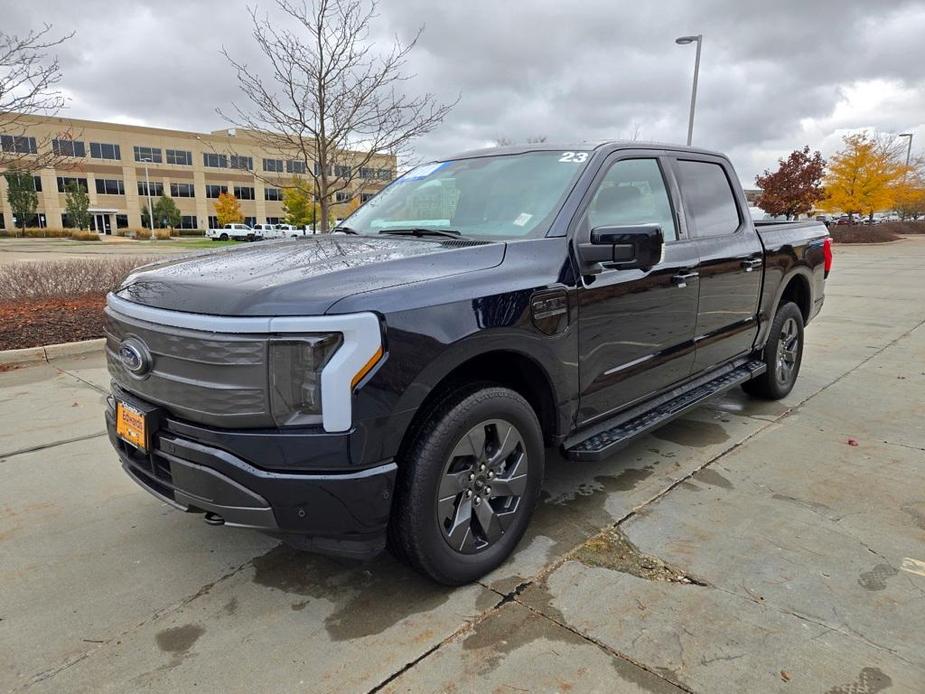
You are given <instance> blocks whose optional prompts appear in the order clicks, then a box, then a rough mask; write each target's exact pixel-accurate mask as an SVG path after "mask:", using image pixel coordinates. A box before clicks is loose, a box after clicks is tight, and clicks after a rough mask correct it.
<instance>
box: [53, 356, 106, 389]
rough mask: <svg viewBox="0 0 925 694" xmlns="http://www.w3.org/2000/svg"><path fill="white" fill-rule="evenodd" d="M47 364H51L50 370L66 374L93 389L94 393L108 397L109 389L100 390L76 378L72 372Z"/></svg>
mask: <svg viewBox="0 0 925 694" xmlns="http://www.w3.org/2000/svg"><path fill="white" fill-rule="evenodd" d="M49 364H51V366H52V368H54V369H55V370H56V371H57V372H58V373H62V374H66V375H68V376H70V377H71V378H74V379H76V380H78V381H80V382H81V383H83V384H84V385H86V386H90V387H91V388H93V390H95V391H96V392H98V393H102V394H103V395H109V389H108V388H100V387H99V386H98V385H96V384H95V383H91V382H90V381H88V380H87V379H85V378H81V377H80V376H78V375H77V374H75V373H74V372H73V371H68V370H67V369H62V368H61V367H58V366H55V365H54V364H52V363H51V362H49Z"/></svg>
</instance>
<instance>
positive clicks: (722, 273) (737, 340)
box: [674, 155, 764, 373]
mask: <svg viewBox="0 0 925 694" xmlns="http://www.w3.org/2000/svg"><path fill="white" fill-rule="evenodd" d="M674 167H675V172H676V177H677V181H678V187H679V188H680V191H681V198H682V200H683V201H684V204H683V209H684V214H685V217H686V221H687V229H688V231H689V232H690V234H691V237H692V238H693V239H694V243H695V244H696V248H697V253H698V255H699V256H700V263H699V265H698V266H697V272H698V273H699V274H700V306H699V309H698V311H697V328H696V338H695V342H696V356H695V357H694V367H693V373H699V372H701V371H704V370H706V369H709V368H711V367H713V366H717V365H720V364H723V363H724V362H727V361H729V360H730V359H734V358H735V357H737V356H740V355H743V354H746V353H748V352H749V351H751V348H752V345H753V343H754V341H755V337H756V335H757V333H758V321H757V314H758V304H759V299H760V294H761V282H762V278H763V277H764V271H763V270H764V269H763V262H764V250H763V248H762V246H761V240H760V239H759V238H758V233H757V232H756V231H755V227H754V224H752V221H751V217H750V216H749V214H748V210H747V209H746V208H745V207H744V205H743V204H742V201H743V200H744V195H743V193H742V192H741V189H740V187H739V184H738V182H737V180H738V179H737V178H736V175H735V172H734V171H733V170H732V166H731V165H730V164H729V162H728V161H726V160H725V159H723V158H722V157H710V156H706V155H692V156H690V157H689V158H688V157H687V156H681V155H679V156H678V157H676V158H675V159H674Z"/></svg>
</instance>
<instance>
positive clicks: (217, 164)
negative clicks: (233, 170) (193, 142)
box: [202, 152, 228, 169]
mask: <svg viewBox="0 0 925 694" xmlns="http://www.w3.org/2000/svg"><path fill="white" fill-rule="evenodd" d="M202 164H203V166H211V167H212V168H213V169H227V168H228V157H227V156H226V155H224V154H216V153H215V152H203V153H202Z"/></svg>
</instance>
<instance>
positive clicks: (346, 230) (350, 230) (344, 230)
mask: <svg viewBox="0 0 925 694" xmlns="http://www.w3.org/2000/svg"><path fill="white" fill-rule="evenodd" d="M335 231H339V232H341V233H344V234H359V233H360V232H359V231H357V230H356V229H354V228H352V227H344V226H338V227H334V228H333V229H331V233H334V232H335Z"/></svg>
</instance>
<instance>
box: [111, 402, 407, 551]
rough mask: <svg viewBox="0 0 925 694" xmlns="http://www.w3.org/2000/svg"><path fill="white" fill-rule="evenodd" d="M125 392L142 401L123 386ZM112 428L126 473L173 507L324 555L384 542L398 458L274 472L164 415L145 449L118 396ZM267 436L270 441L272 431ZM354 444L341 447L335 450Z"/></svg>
mask: <svg viewBox="0 0 925 694" xmlns="http://www.w3.org/2000/svg"><path fill="white" fill-rule="evenodd" d="M119 397H120V398H123V399H126V400H128V402H129V403H130V404H139V405H143V404H144V403H142V402H141V401H138V400H137V399H134V398H128V397H125V395H124V394H123V393H120V394H119ZM149 407H150V406H149ZM106 428H107V430H108V432H109V439H110V441H111V442H112V445H113V447H114V448H115V449H116V452H117V453H118V455H119V459H120V461H121V463H122V467H123V468H124V469H125V471H126V472H127V473H128V475H129V476H130V477H131V478H132V479H133V480H135V482H137V483H138V484H139V485H140V486H142V487H143V488H144V489H146V490H147V491H148V492H150V493H151V494H153V495H154V496H156V497H157V498H158V499H160V500H161V501H163V502H165V503H167V504H169V505H171V506H173V507H175V508H178V509H180V510H183V511H187V512H191V513H205V514H207V516H206V517H207V519H208V520H209V521H210V522H213V523H216V524H225V525H232V526H237V527H246V528H256V529H259V530H262V531H265V532H268V533H270V534H273V535H276V536H280V537H281V538H283V539H284V540H287V541H289V542H290V543H291V544H295V545H298V546H299V547H301V548H304V549H307V550H311V551H316V552H320V553H325V554H336V555H341V556H352V557H357V558H366V557H370V556H374V555H375V554H378V553H379V552H381V551H382V549H384V547H385V532H386V527H387V525H388V518H389V509H390V507H391V501H392V491H393V487H394V484H395V475H396V465H395V463H394V462H392V461H386V462H383V463H381V464H379V465H376V466H374V467H371V468H365V469H362V470H347V471H341V472H331V473H328V472H325V473H304V472H276V471H269V470H264V469H261V468H259V467H256V466H255V465H252V464H251V463H249V462H247V461H245V460H243V459H242V458H240V457H238V456H236V455H234V454H232V453H230V452H228V451H227V450H224V449H222V448H218V447H216V446H215V445H212V444H211V443H210V442H206V441H202V440H195V439H193V438H190V437H189V436H188V434H189V432H191V431H196V430H197V428H195V427H190V426H188V425H184V424H183V423H181V422H174V421H172V420H171V419H170V418H169V417H166V416H165V417H163V418H161V419H160V422H159V424H158V428H157V430H156V431H154V432H153V433H152V434H151V450H150V451H149V452H148V453H147V454H144V453H142V452H141V451H139V450H138V449H136V448H134V447H133V446H131V445H130V444H128V443H126V442H125V441H123V440H122V439H120V438H119V437H118V436H117V435H116V430H115V410H114V405H113V403H112V401H111V402H110V406H109V408H108V409H107V412H106ZM178 432H182V434H181V433H178ZM226 433H227V432H226ZM184 434H186V435H184ZM283 435H284V434H280V436H283ZM343 436H345V437H346V436H347V434H344V435H343ZM264 437H265V438H264V441H265V443H266V444H267V446H268V447H271V448H272V444H273V442H272V440H271V437H272V435H271V434H265V435H264ZM348 448H349V447H348V446H346V445H345V446H342V447H337V446H335V447H332V452H333V451H337V450H338V449H339V450H342V451H346V450H348ZM334 455H335V456H337V455H338V454H337V453H334ZM344 465H345V461H344V459H332V460H330V465H329V466H326V467H327V468H328V469H331V470H336V469H338V468H343V467H344Z"/></svg>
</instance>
